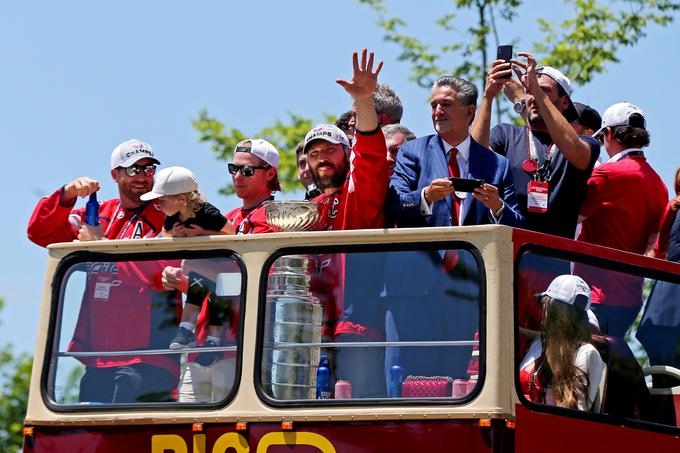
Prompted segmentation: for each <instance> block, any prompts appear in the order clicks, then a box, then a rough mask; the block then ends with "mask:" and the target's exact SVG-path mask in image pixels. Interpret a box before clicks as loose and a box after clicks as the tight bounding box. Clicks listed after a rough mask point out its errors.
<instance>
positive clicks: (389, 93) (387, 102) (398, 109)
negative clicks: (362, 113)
mask: <svg viewBox="0 0 680 453" xmlns="http://www.w3.org/2000/svg"><path fill="white" fill-rule="evenodd" d="M373 104H375V111H376V113H377V114H378V115H380V114H382V113H384V114H385V115H387V117H388V118H389V123H388V124H393V123H398V122H399V121H401V116H402V115H403V114H404V106H403V105H402V103H401V99H399V96H397V93H395V91H394V90H393V89H392V87H390V86H389V85H387V84H378V85H377V86H376V87H375V91H374V92H373Z"/></svg>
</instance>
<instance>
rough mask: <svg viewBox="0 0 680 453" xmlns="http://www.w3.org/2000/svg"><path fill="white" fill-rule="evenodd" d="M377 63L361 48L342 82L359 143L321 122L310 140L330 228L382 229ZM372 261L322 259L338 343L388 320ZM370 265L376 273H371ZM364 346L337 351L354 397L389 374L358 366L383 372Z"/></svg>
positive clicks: (374, 390)
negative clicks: (380, 302) (350, 102)
mask: <svg viewBox="0 0 680 453" xmlns="http://www.w3.org/2000/svg"><path fill="white" fill-rule="evenodd" d="M367 57H368V58H367ZM373 61H374V56H373V53H372V52H371V53H370V55H367V52H366V49H363V51H362V55H361V64H359V57H358V54H357V53H356V52H355V53H354V55H353V63H354V75H353V78H352V80H351V81H345V80H338V81H337V82H338V83H339V84H340V85H341V86H342V87H343V88H344V89H345V90H346V91H347V92H348V93H349V94H350V96H352V99H353V100H354V105H355V107H356V131H355V138H354V140H355V143H354V146H353V147H350V142H349V140H348V139H347V136H346V135H345V133H344V132H342V131H341V130H340V129H339V128H337V127H336V126H333V125H329V124H320V125H318V126H316V127H315V128H313V129H312V130H311V131H309V133H307V136H306V137H305V144H304V152H305V154H307V162H308V164H309V168H310V171H311V173H312V176H313V178H314V183H315V184H316V187H317V188H318V189H319V190H321V191H322V194H321V195H319V196H318V197H316V198H314V200H313V201H316V202H318V203H321V204H322V207H323V210H324V211H323V215H324V218H325V219H326V223H327V228H328V229H329V230H356V229H365V228H383V226H384V213H383V204H384V202H385V197H386V196H387V188H388V183H389V176H388V165H387V160H386V158H385V156H386V155H387V148H386V146H385V137H384V135H383V133H382V131H381V130H380V127H379V122H378V115H377V114H376V111H375V106H374V98H373V92H374V90H375V89H376V85H377V78H378V73H379V72H380V69H381V68H382V62H380V63H378V65H377V68H376V70H375V71H373ZM323 258H329V259H323ZM371 258H372V257H370V256H368V254H367V255H366V256H365V257H362V255H359V254H351V255H344V254H333V255H330V256H329V257H322V259H320V260H319V263H320V265H319V275H318V279H317V278H315V279H314V280H313V281H312V287H313V288H312V289H313V290H315V294H318V295H319V297H320V299H322V300H325V299H327V300H326V302H322V303H323V305H324V310H325V316H324V318H325V319H330V318H333V317H335V318H337V317H339V316H340V314H342V313H343V312H344V315H343V316H342V318H341V319H337V322H336V325H335V332H334V333H335V339H336V341H357V340H359V341H360V340H363V339H367V340H372V339H380V338H382V337H383V334H382V333H381V332H382V331H383V330H384V329H383V324H384V319H383V318H382V317H381V314H380V310H379V305H378V303H377V296H378V293H379V292H380V290H381V289H382V281H381V279H376V278H374V275H375V274H374V273H373V272H374V271H375V270H376V269H379V267H378V266H380V265H381V263H373V262H369V261H368V260H370V259H371ZM367 269H370V270H371V271H373V272H367ZM378 286H380V287H378ZM322 288H325V290H323V289H322ZM369 288H371V289H369ZM353 291H355V292H357V294H354V293H353ZM372 293H374V295H375V300H373V299H374V298H373V297H372ZM354 302H357V303H354ZM363 349H364V348H361V349H359V348H344V349H340V350H339V351H338V352H337V355H336V357H335V359H334V365H335V370H336V377H338V378H339V379H347V380H349V381H351V382H352V386H353V388H352V393H353V395H354V396H356V397H362V396H363V397H366V396H381V395H383V394H384V379H382V378H381V377H380V375H379V374H377V372H379V370H376V371H377V372H376V373H370V372H367V371H366V368H363V370H361V368H362V366H366V365H368V364H373V365H375V366H379V367H380V369H382V360H383V359H382V356H381V352H380V351H378V349H379V348H366V350H365V351H364V350H363ZM376 352H377V353H378V354H375V353H376ZM359 364H361V366H359ZM374 378H375V379H374ZM373 379H374V382H369V381H371V380H373ZM381 385H382V387H383V388H382V389H381V388H380V386H381Z"/></svg>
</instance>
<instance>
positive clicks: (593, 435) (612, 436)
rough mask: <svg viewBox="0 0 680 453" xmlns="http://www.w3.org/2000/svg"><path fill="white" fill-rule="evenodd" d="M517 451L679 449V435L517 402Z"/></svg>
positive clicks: (572, 452) (570, 451) (567, 452)
mask: <svg viewBox="0 0 680 453" xmlns="http://www.w3.org/2000/svg"><path fill="white" fill-rule="evenodd" d="M516 417H517V418H516V433H515V451H518V452H522V453H531V452H546V451H549V452H551V453H574V452H575V451H598V452H605V451H619V452H629V451H648V452H652V451H680V438H678V437H677V436H673V435H669V434H662V433H657V432H652V431H646V430H642V429H634V428H629V427H625V426H619V425H609V424H606V423H599V422H594V421H589V420H582V419H577V418H572V417H563V416H560V415H555V414H546V413H541V412H534V411H531V410H530V409H527V408H526V407H524V406H522V405H521V404H517V405H516Z"/></svg>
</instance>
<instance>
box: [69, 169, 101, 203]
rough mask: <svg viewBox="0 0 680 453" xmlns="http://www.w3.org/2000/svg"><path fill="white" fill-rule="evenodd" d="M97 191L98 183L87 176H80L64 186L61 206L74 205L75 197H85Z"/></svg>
mask: <svg viewBox="0 0 680 453" xmlns="http://www.w3.org/2000/svg"><path fill="white" fill-rule="evenodd" d="M98 190H99V181H97V180H95V179H92V178H88V177H87V176H81V177H80V178H76V179H74V180H73V181H71V182H70V183H68V184H66V185H65V186H64V190H63V192H62V194H61V199H60V201H61V203H62V204H63V205H69V204H71V203H74V201H75V199H76V198H77V197H87V196H89V195H90V194H91V193H93V192H96V191H98Z"/></svg>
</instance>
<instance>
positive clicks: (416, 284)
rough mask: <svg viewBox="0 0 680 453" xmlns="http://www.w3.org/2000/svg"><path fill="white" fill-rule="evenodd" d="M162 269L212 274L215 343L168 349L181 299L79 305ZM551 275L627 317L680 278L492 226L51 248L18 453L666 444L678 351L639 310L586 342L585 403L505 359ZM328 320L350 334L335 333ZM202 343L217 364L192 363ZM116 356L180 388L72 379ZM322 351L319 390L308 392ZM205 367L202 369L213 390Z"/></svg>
mask: <svg viewBox="0 0 680 453" xmlns="http://www.w3.org/2000/svg"><path fill="white" fill-rule="evenodd" d="M447 262H450V263H451V265H450V266H446V265H443V264H442V263H447ZM167 263H171V265H172V263H174V265H175V266H181V267H182V268H183V269H187V270H188V269H190V268H191V269H202V271H201V272H202V273H203V275H205V276H206V278H208V279H209V280H211V281H213V282H214V284H213V286H212V291H213V292H214V294H215V297H214V299H217V300H219V301H220V302H221V304H222V305H221V307H222V309H223V310H225V311H226V312H227V313H228V316H225V318H226V321H225V323H224V325H223V326H222V328H223V329H224V332H225V334H224V337H223V338H224V341H223V342H222V343H221V344H220V345H219V346H218V347H213V348H205V347H203V348H201V347H200V346H199V347H196V348H189V349H180V350H174V349H169V347H168V343H169V341H170V340H171V339H172V336H173V335H174V334H175V332H176V330H177V325H178V321H179V312H178V310H177V307H176V305H177V304H176V302H177V300H179V299H178V297H180V296H179V295H177V294H167V292H166V293H164V292H162V291H159V292H158V295H157V296H155V297H151V298H150V300H151V301H152V302H151V303H150V306H145V307H136V306H135V304H131V303H130V300H113V299H111V298H107V297H103V295H100V297H99V299H96V300H92V297H91V296H92V294H93V292H92V290H93V288H90V287H89V286H88V285H91V284H92V280H91V279H90V278H89V277H90V276H91V275H92V273H93V272H96V270H97V269H102V268H105V269H108V270H110V271H111V272H110V274H111V275H112V276H113V277H112V279H110V280H108V281H107V284H108V285H110V286H115V285H121V284H130V282H129V281H128V282H125V281H123V280H124V277H123V275H122V274H123V273H124V272H122V270H121V269H123V268H125V267H129V266H132V267H134V268H135V269H137V270H142V271H143V270H144V269H149V272H157V271H155V270H154V269H158V268H159V267H162V266H164V265H167ZM178 263H179V264H178ZM564 273H575V274H582V276H583V277H584V279H585V280H586V281H588V282H589V283H591V282H593V283H592V284H593V286H595V285H600V284H602V282H605V283H604V284H605V286H606V285H614V286H615V285H619V284H620V285H623V287H625V288H634V290H631V291H630V292H629V293H626V294H632V295H635V297H636V298H638V300H634V301H633V303H637V304H638V305H639V306H640V307H641V308H640V316H641V315H642V313H643V312H644V311H645V310H646V309H648V308H649V306H650V304H657V303H663V302H665V303H666V304H668V303H669V302H672V301H669V300H665V301H662V300H659V297H657V296H658V295H659V294H661V295H664V294H666V295H668V294H674V293H673V291H672V288H674V287H675V285H680V264H678V263H671V262H666V261H661V260H655V259H651V258H647V257H644V256H640V255H634V254H631V253H626V252H621V251H617V250H613V249H608V248H604V247H599V246H594V245H590V244H584V243H579V242H576V241H571V240H566V239H562V238H557V237H552V236H547V235H542V234H539V233H532V232H528V231H524V230H517V229H511V228H507V227H504V226H478V227H451V228H422V229H398V230H370V231H369V230H362V231H338V232H304V233H276V234H263V235H256V236H248V237H243V236H232V237H228V236H219V237H216V236H214V237H200V238H179V239H177V238H176V239H171V238H166V239H150V240H135V241H98V242H92V243H77V244H76V243H73V244H56V245H53V246H51V247H50V248H49V257H48V264H47V272H46V277H45V291H44V297H43V301H42V309H41V319H40V323H39V333H38V340H37V350H36V355H35V359H34V367H33V370H34V371H33V375H32V378H31V391H30V396H29V402H28V410H27V414H26V420H25V428H24V452H27V453H30V452H53V453H54V452H69V453H71V452H78V451H82V452H86V451H87V452H89V451H97V452H119V451H125V452H127V453H133V452H151V453H169V452H173V453H189V452H191V453H207V452H213V453H224V452H231V451H236V452H249V451H252V452H284V451H285V452H291V451H295V452H298V451H299V452H314V451H321V452H325V453H328V452H349V451H351V452H361V451H366V452H368V451H370V452H373V451H385V452H408V451H460V452H511V451H517V452H533V451H536V452H538V451H541V452H545V451H550V452H573V451H575V449H576V448H578V449H580V450H578V451H598V452H603V451H626V452H633V451H678V449H680V439H679V438H678V436H679V435H680V429H679V428H678V425H679V424H680V405H679V404H677V400H676V398H679V397H680V386H678V384H677V383H676V382H674V380H675V379H677V378H678V377H680V371H679V370H677V368H676V367H674V366H673V365H674V364H675V362H674V361H673V360H674V356H677V352H675V351H673V346H674V345H672V344H662V343H659V344H655V343H654V339H653V338H652V340H651V342H647V343H646V344H645V345H644V346H643V345H641V344H640V343H638V342H637V340H636V338H637V335H636V333H637V332H636V330H637V326H638V322H637V321H636V323H634V324H633V325H632V326H631V328H630V329H629V331H628V332H627V334H626V337H625V339H623V338H614V337H610V336H607V335H599V336H598V341H599V346H598V350H599V351H600V353H601V355H602V358H603V360H604V362H605V364H606V371H605V373H603V378H602V379H601V382H597V383H591V385H597V386H598V394H599V398H598V404H597V405H595V406H593V407H592V408H589V410H587V411H586V410H583V411H581V410H577V409H567V408H562V407H557V406H555V405H550V404H540V403H536V402H531V401H529V399H527V397H526V396H525V395H524V394H523V392H522V390H521V387H520V384H519V376H518V369H519V364H520V361H521V360H522V358H523V354H524V352H525V351H526V348H527V344H528V342H529V341H530V339H531V338H532V337H531V335H532V332H535V331H536V329H537V325H539V324H540V309H539V308H537V307H538V301H537V298H536V296H535V293H537V292H540V291H543V290H545V288H546V287H547V285H548V284H549V283H550V281H551V280H552V279H553V278H554V277H555V276H557V275H561V274H564ZM126 275H127V274H126ZM157 277H158V276H157V275H155V276H154V278H157ZM145 281H146V280H145ZM100 283H101V282H100ZM138 284H139V285H140V289H139V290H140V291H143V290H147V289H146V288H142V286H143V285H144V283H143V282H141V280H140V282H139V283H138ZM626 285H627V286H626ZM110 286H109V288H110ZM662 286H665V287H666V288H665V290H664V291H661V290H660V289H659V288H660V287H662ZM649 288H652V289H651V295H650V294H649ZM94 289H95V290H96V289H97V288H94ZM642 289H644V291H643V290H642ZM99 290H100V292H101V291H104V292H106V291H105V288H104V289H102V288H99ZM638 290H639V293H638V292H637V291H638ZM612 291H613V290H612ZM619 292H620V291H619ZM107 294H108V293H107ZM610 294H611V293H610ZM675 294H680V292H677V293H675ZM675 302H677V303H679V304H680V300H677V301H675ZM94 303H100V304H101V303H106V304H115V305H113V307H118V306H120V307H121V310H120V313H116V314H115V316H116V317H118V316H119V317H120V318H119V319H111V320H110V321H111V323H112V325H115V326H117V327H116V328H112V329H105V330H106V337H104V338H103V339H102V338H101V337H102V335H104V333H103V332H102V331H101V330H98V329H93V328H91V327H92V326H90V325H88V321H89V319H90V318H88V316H86V314H87V312H89V311H90V310H92V307H93V305H91V304H94ZM180 305H181V304H180ZM138 309H139V310H146V311H145V312H144V313H146V315H144V316H146V317H147V318H150V319H152V320H154V323H153V325H154V326H155V327H154V329H155V330H154V331H153V332H151V337H152V341H150V342H149V344H148V345H146V346H145V347H144V348H139V347H138V346H134V347H128V348H126V347H123V346H124V345H125V344H126V341H127V340H128V339H129V338H130V337H133V336H134V335H136V334H137V333H138V332H135V330H134V329H139V328H140V327H139V322H138V320H139V319H140V318H142V317H143V316H142V315H141V314H140V313H141V312H137V311H136V310H138ZM334 311H335V315H333V316H331V313H332V312H334ZM114 312H115V311H114ZM84 313H85V314H84ZM149 313H151V314H150V315H149ZM112 317H113V316H112ZM147 318H145V319H147ZM638 319H639V318H638ZM340 321H342V322H343V323H344V325H345V326H349V328H348V329H347V330H345V331H343V332H342V333H340V334H336V335H333V331H332V328H333V326H332V325H331V324H332V323H335V324H336V325H338V324H340ZM100 322H101V320H100ZM666 327H668V326H666ZM83 329H84V330H85V331H87V330H88V329H90V331H89V333H88V334H89V335H92V336H99V337H100V341H99V343H98V344H99V345H100V346H99V347H98V349H97V350H94V349H93V348H90V349H87V348H74V347H73V343H72V340H73V337H74V333H75V332H76V331H81V332H82V331H83ZM336 333H337V332H336ZM116 337H118V338H116ZM121 345H123V346H121ZM664 348H665V349H664ZM669 349H670V350H671V352H670V353H667V354H666V355H664V354H663V353H659V352H658V351H659V350H665V351H668V350H669ZM652 351H654V352H652ZM206 352H208V353H210V352H212V353H217V354H218V356H219V359H218V362H219V363H220V366H219V368H218V367H217V366H216V365H215V364H213V365H209V366H205V367H203V366H202V365H196V364H195V360H196V354H197V353H206ZM130 357H134V358H137V359H139V360H140V361H142V362H144V361H149V362H150V358H155V359H154V360H156V359H159V358H160V359H163V360H166V361H168V362H171V363H175V364H176V365H177V370H179V371H176V372H175V373H176V374H175V375H174V377H175V379H176V382H177V385H176V386H175V387H174V388H173V389H172V391H171V392H169V394H167V393H166V392H165V390H166V389H165V388H161V383H160V382H159V383H158V384H157V385H158V388H157V389H156V390H158V391H157V392H154V385H155V383H154V382H151V383H150V384H149V385H150V390H148V391H147V392H146V393H145V394H141V395H138V396H137V397H135V399H134V400H132V401H125V402H116V401H115V399H114V400H113V401H98V400H96V399H97V398H92V397H88V393H87V392H83V391H82V388H81V386H82V385H83V383H82V380H83V379H82V377H83V374H84V373H85V371H86V369H87V368H86V367H88V366H90V367H92V366H93V365H92V364H93V363H109V364H111V363H115V362H116V360H119V361H121V363H122V362H125V363H127V362H126V360H127V359H129V358H130ZM321 357H323V358H324V360H325V361H327V363H328V374H327V375H326V376H325V377H324V379H326V378H327V380H328V386H329V389H327V393H326V394H325V395H324V396H325V398H323V399H317V394H316V389H317V384H319V382H320V379H321V377H319V376H320V371H319V369H318V368H319V363H320V360H321ZM664 357H666V359H664ZM664 360H666V361H665V362H664ZM128 362H129V360H128ZM157 363H160V361H158V360H157ZM324 368H325V367H324ZM187 370H193V372H194V376H193V378H194V380H195V382H194V383H193V384H192V382H191V381H189V380H188V379H187ZM199 372H206V373H213V374H214V375H213V376H212V377H211V378H210V379H211V380H210V382H211V383H212V388H209V389H208V391H207V392H204V391H202V390H199V386H198V385H197V382H198V374H197V373H199ZM215 375H216V376H215ZM395 375H396V377H395ZM317 377H319V378H318V379H317ZM395 379H396V380H398V385H397V387H398V388H395V387H394V385H395ZM217 381H219V382H221V384H220V385H218V384H217ZM91 384H92V382H90V385H91ZM94 384H95V387H96V385H97V382H96V381H95V382H94ZM102 385H104V384H103V383H102ZM209 387H210V386H209ZM203 390H204V389H203Z"/></svg>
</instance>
